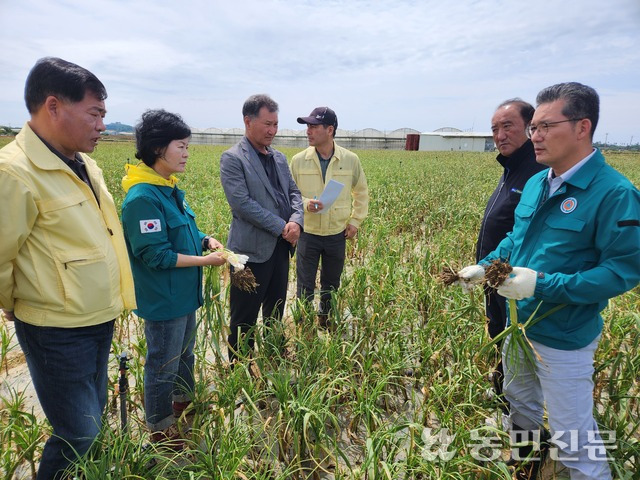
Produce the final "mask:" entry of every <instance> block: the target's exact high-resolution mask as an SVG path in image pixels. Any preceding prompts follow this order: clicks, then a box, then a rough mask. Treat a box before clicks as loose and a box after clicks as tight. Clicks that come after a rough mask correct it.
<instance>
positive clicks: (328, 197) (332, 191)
mask: <svg viewBox="0 0 640 480" xmlns="http://www.w3.org/2000/svg"><path fill="white" fill-rule="evenodd" d="M343 188H344V183H340V182H336V181H335V180H329V183H327V185H326V186H325V187H324V191H323V192H322V195H320V198H319V199H318V200H320V201H321V202H322V210H320V211H319V212H318V213H319V214H320V215H322V214H323V213H327V212H328V211H329V208H330V207H331V205H333V202H335V201H336V199H337V198H338V195H340V192H341V191H342V189H343Z"/></svg>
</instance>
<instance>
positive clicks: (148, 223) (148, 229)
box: [140, 218, 162, 233]
mask: <svg viewBox="0 0 640 480" xmlns="http://www.w3.org/2000/svg"><path fill="white" fill-rule="evenodd" d="M161 231H162V224H161V223H160V219H158V218H154V219H152V220H140V233H156V232H161Z"/></svg>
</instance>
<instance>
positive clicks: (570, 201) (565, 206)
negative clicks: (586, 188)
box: [560, 197, 578, 213]
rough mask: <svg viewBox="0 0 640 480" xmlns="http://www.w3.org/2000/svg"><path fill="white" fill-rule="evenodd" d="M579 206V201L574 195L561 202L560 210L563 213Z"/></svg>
mask: <svg viewBox="0 0 640 480" xmlns="http://www.w3.org/2000/svg"><path fill="white" fill-rule="evenodd" d="M577 206H578V201H577V200H576V199H575V198H573V197H569V198H566V199H564V200H563V201H562V203H561V204H560V211H561V212H562V213H571V212H573V211H574V210H575V209H576V207H577Z"/></svg>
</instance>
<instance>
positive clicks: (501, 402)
mask: <svg viewBox="0 0 640 480" xmlns="http://www.w3.org/2000/svg"><path fill="white" fill-rule="evenodd" d="M489 381H490V382H491V386H492V387H493V391H494V392H495V393H496V400H497V401H498V407H500V409H501V410H502V412H503V413H504V414H506V415H509V411H510V405H509V402H508V401H507V399H506V398H504V393H503V391H502V385H503V381H504V372H503V370H502V361H500V362H498V364H497V365H496V368H495V370H494V371H493V372H491V373H490V374H489Z"/></svg>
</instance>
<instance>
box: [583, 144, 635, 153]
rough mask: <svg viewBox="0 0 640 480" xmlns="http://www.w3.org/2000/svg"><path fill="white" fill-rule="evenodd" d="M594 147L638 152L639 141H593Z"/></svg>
mask: <svg viewBox="0 0 640 480" xmlns="http://www.w3.org/2000/svg"><path fill="white" fill-rule="evenodd" d="M593 146H594V147H597V148H599V149H600V150H609V151H614V152H615V151H618V152H640V143H634V144H633V145H618V144H612V143H602V142H594V143H593Z"/></svg>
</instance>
